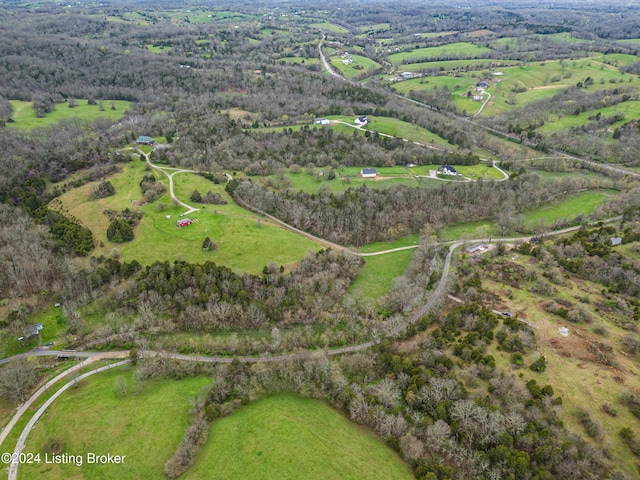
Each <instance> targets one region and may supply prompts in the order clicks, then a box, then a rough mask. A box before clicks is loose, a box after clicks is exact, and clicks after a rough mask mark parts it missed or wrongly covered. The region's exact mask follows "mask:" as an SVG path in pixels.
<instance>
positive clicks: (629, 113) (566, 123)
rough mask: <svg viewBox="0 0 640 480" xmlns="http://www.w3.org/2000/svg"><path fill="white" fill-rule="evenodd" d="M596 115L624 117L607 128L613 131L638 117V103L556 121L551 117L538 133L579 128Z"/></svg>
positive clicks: (601, 109) (639, 109)
mask: <svg viewBox="0 0 640 480" xmlns="http://www.w3.org/2000/svg"><path fill="white" fill-rule="evenodd" d="M598 113H600V114H601V115H603V116H604V117H613V116H614V115H618V114H622V115H624V118H623V119H622V120H620V121H618V122H615V123H612V124H610V125H608V126H607V128H608V129H610V130H613V129H615V128H616V127H619V126H620V125H622V124H624V123H626V122H628V121H629V120H632V119H636V118H639V117H640V101H637V100H630V101H628V102H623V103H619V104H617V105H613V106H610V107H604V108H598V109H596V110H587V111H586V112H582V113H579V114H578V115H567V116H563V117H561V118H558V119H557V120H553V117H551V119H550V120H552V121H547V122H546V123H545V124H544V125H543V126H542V127H539V128H538V131H540V132H544V133H551V132H556V131H558V130H562V129H565V128H573V127H580V126H582V125H586V124H587V123H589V122H590V120H589V117H593V116H595V115H597V114H598Z"/></svg>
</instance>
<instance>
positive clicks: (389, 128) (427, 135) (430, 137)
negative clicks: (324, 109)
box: [326, 115, 452, 149]
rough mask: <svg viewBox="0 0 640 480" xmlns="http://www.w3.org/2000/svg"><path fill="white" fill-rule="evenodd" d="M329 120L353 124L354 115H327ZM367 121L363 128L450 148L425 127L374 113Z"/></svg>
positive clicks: (445, 141) (446, 142)
mask: <svg viewBox="0 0 640 480" xmlns="http://www.w3.org/2000/svg"><path fill="white" fill-rule="evenodd" d="M326 118H328V119H329V120H339V121H341V122H346V123H349V124H352V125H353V121H354V117H349V116H346V115H329V116H327V117H326ZM367 118H368V119H369V123H368V124H367V125H366V126H365V127H363V130H375V131H377V132H380V133H384V134H386V135H392V136H394V137H399V138H406V139H407V140H412V141H414V142H419V143H427V144H429V145H433V146H436V147H439V148H445V149H450V148H452V145H451V144H450V143H449V142H448V141H447V140H445V139H444V138H442V137H441V136H439V135H437V134H435V133H433V132H431V131H429V130H427V129H426V128H423V127H420V126H418V125H414V124H413V123H409V122H405V121H403V120H399V119H397V118H392V117H377V116H374V115H370V116H367Z"/></svg>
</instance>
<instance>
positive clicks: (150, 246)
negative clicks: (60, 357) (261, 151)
mask: <svg viewBox="0 0 640 480" xmlns="http://www.w3.org/2000/svg"><path fill="white" fill-rule="evenodd" d="M144 168H145V163H144V162H143V161H139V160H135V161H133V162H131V163H128V164H125V165H123V171H122V172H120V173H118V174H115V175H113V176H111V177H110V178H109V180H110V181H111V183H112V184H113V186H114V188H115V190H116V195H114V196H111V197H107V198H104V199H100V200H89V199H88V193H89V190H90V188H91V184H88V185H84V186H82V187H80V188H76V189H73V190H71V191H69V192H67V193H65V194H63V195H62V196H61V197H59V200H60V202H61V203H62V205H63V206H64V207H65V208H66V211H67V212H68V214H71V215H73V216H74V217H76V218H77V219H79V220H80V221H81V222H82V224H83V225H84V226H86V227H87V228H89V229H90V230H91V231H92V232H93V234H94V237H95V238H96V240H97V241H96V245H97V246H96V250H95V251H94V252H93V255H98V256H99V255H101V254H103V255H107V256H108V255H110V254H111V253H112V250H113V249H114V248H115V249H118V251H119V253H120V258H121V259H122V260H123V261H128V262H130V261H132V260H137V261H139V262H140V263H142V264H143V265H144V264H151V263H153V262H154V261H169V262H173V261H175V260H179V259H181V260H185V261H188V262H194V263H203V262H205V261H207V260H210V261H213V262H216V263H217V264H219V265H226V266H228V267H230V268H232V269H234V270H236V271H243V272H250V273H259V272H260V271H261V270H262V268H263V267H264V266H265V265H266V264H267V263H269V262H277V263H278V264H281V265H287V264H292V263H295V262H298V261H300V260H301V259H302V258H303V257H304V255H305V254H306V253H307V252H308V251H309V250H313V251H317V250H320V249H321V248H322V246H321V245H319V244H317V243H315V242H312V241H311V240H309V239H307V238H306V237H303V236H301V235H298V234H296V233H293V232H290V231H288V230H286V229H284V228H282V227H280V226H277V225H275V224H273V223H272V222H270V221H267V220H266V219H260V218H258V217H257V216H256V215H255V214H253V213H251V212H249V211H247V210H245V209H243V208H241V207H240V206H238V205H237V204H236V203H235V202H234V201H233V200H232V199H231V197H230V196H229V195H228V194H227V193H226V192H225V191H224V185H223V184H219V185H216V184H214V183H213V182H210V181H208V180H206V179H205V178H204V177H201V176H199V175H196V174H192V173H179V174H176V175H175V176H174V182H175V192H176V195H177V196H178V198H180V199H181V200H183V201H185V202H186V203H188V204H189V205H193V206H196V207H200V208H202V210H201V211H199V212H193V213H191V214H189V218H191V219H192V220H197V222H196V223H193V224H192V225H189V226H187V227H183V228H178V227H177V226H176V221H177V220H178V219H179V218H180V216H179V215H180V214H181V213H183V212H185V210H186V209H185V208H184V207H181V206H174V205H173V204H172V201H171V199H170V198H169V194H168V192H167V193H165V195H164V196H163V197H161V198H160V199H159V200H157V201H156V202H154V203H152V204H144V205H141V206H139V207H136V203H135V202H138V201H141V200H142V192H141V190H140V185H139V184H140V180H141V179H142V176H143V175H144V174H150V173H151V172H148V171H147V172H145V170H144ZM154 174H155V175H156V177H157V178H158V179H159V180H160V181H162V182H163V183H165V185H167V190H168V180H167V178H166V177H165V176H164V175H163V174H161V173H158V172H155V173H154ZM195 189H198V191H199V192H200V193H201V194H202V195H205V194H206V193H207V192H208V191H209V190H211V191H212V192H215V193H219V194H220V195H221V196H222V197H223V198H224V199H225V200H227V201H228V202H229V203H228V204H226V205H203V204H197V203H194V202H191V200H190V199H189V197H190V195H191V192H193V190H195ZM158 203H162V204H164V205H165V206H166V208H165V209H164V210H162V211H158V208H157V204H158ZM125 208H130V209H132V210H136V209H138V208H139V209H140V210H141V211H142V213H143V217H142V220H141V222H140V224H139V225H138V226H137V227H136V228H135V229H134V234H135V238H134V240H133V241H131V242H127V243H119V244H117V243H112V242H110V241H109V240H108V239H107V236H106V232H107V228H108V227H109V223H110V222H109V219H108V218H107V216H106V215H105V214H104V210H105V209H111V210H116V211H121V210H123V209H125ZM167 216H169V217H170V218H169V219H167V218H166V217H167ZM206 237H210V238H211V239H212V240H213V241H214V242H215V243H216V244H217V245H218V248H217V249H216V250H215V251H213V252H205V251H203V250H202V242H203V241H204V239H205V238H206ZM100 242H102V244H101V243H100ZM100 245H103V246H100Z"/></svg>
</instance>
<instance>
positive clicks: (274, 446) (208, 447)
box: [184, 395, 413, 480]
mask: <svg viewBox="0 0 640 480" xmlns="http://www.w3.org/2000/svg"><path fill="white" fill-rule="evenodd" d="M205 478H206V479H210V478H220V479H223V478H224V479H225V480H233V479H247V478H251V479H252V480H261V479H265V480H266V479H269V480H271V479H274V478H288V479H294V478H304V479H305V480H313V479H319V480H320V479H322V480H331V479H336V480H337V479H340V480H349V479H376V480H377V479H382V478H384V479H389V480H391V479H410V478H413V476H412V475H411V472H410V471H409V469H408V468H407V466H406V465H405V464H404V463H402V461H401V460H400V458H399V457H398V456H397V455H396V454H395V453H394V452H392V451H391V450H390V449H389V448H387V447H386V446H385V444H384V443H383V442H382V440H380V439H378V438H376V437H374V436H373V435H372V434H371V433H369V432H368V431H366V430H364V429H362V428H361V427H358V426H357V425H354V424H353V423H351V422H350V421H349V420H347V419H346V418H345V417H344V416H342V415H341V414H340V413H338V412H336V411H335V410H333V409H332V408H330V407H328V406H327V405H326V404H324V403H322V402H320V401H317V400H309V399H303V398H298V397H294V396H291V395H278V396H275V397H270V398H266V399H264V400H260V401H258V402H255V403H253V404H250V405H248V406H247V407H244V408H242V409H241V410H239V411H238V412H236V413H234V414H233V415H231V416H229V417H227V418H223V419H221V420H218V421H216V422H215V423H214V424H213V426H212V427H211V428H210V430H209V439H208V441H207V443H206V444H205V446H204V447H203V449H202V451H201V452H200V453H199V454H198V456H197V458H196V461H195V464H194V465H193V467H191V468H190V469H189V470H188V471H187V473H186V474H185V475H184V479H185V480H195V479H205Z"/></svg>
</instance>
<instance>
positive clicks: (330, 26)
mask: <svg viewBox="0 0 640 480" xmlns="http://www.w3.org/2000/svg"><path fill="white" fill-rule="evenodd" d="M309 28H318V29H320V30H326V31H327V32H331V33H349V30H347V29H346V28H344V27H341V26H340V25H337V24H335V23H331V22H316V23H312V24H310V25H309Z"/></svg>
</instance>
